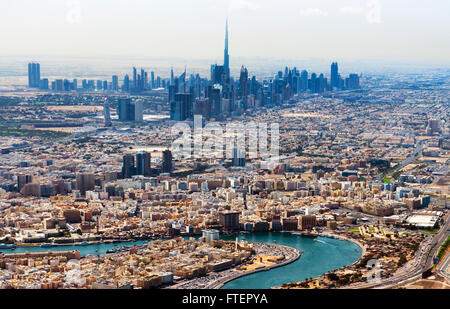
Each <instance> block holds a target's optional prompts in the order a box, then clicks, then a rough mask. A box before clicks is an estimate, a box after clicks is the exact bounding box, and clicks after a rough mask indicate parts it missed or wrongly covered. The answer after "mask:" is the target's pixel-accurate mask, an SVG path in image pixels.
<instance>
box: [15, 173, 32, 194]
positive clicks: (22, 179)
mask: <svg viewBox="0 0 450 309" xmlns="http://www.w3.org/2000/svg"><path fill="white" fill-rule="evenodd" d="M32 181H33V177H32V176H31V175H17V191H18V192H20V191H21V190H22V188H23V187H24V186H25V185H26V184H28V183H31V182H32Z"/></svg>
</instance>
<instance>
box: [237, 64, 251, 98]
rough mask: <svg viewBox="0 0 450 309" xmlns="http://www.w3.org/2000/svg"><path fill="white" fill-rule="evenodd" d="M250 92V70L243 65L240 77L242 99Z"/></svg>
mask: <svg viewBox="0 0 450 309" xmlns="http://www.w3.org/2000/svg"><path fill="white" fill-rule="evenodd" d="M248 94H249V93H248V70H247V68H246V67H244V66H242V67H241V76H240V78H239V95H240V97H241V99H246V98H247V96H248Z"/></svg>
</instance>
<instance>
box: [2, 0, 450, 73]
mask: <svg viewBox="0 0 450 309" xmlns="http://www.w3.org/2000/svg"><path fill="white" fill-rule="evenodd" d="M35 2H36V3H35ZM169 2H170V3H159V2H158V3H155V2H154V1H149V2H145V3H143V2H139V1H137V2H135V3H134V4H136V5H135V6H125V5H124V2H122V1H110V2H108V6H105V4H104V3H102V2H101V1H89V2H86V1H68V2H61V1H33V2H30V1H25V0H24V1H15V2H14V3H12V1H4V2H2V3H1V4H0V12H3V13H5V12H7V13H8V14H1V13H0V14H1V17H2V18H1V19H0V20H1V21H0V23H1V25H2V27H3V28H5V29H9V31H6V33H3V34H2V41H3V42H6V44H5V45H4V48H3V50H2V54H3V56H8V55H16V56H18V55H23V56H28V57H30V56H33V55H39V56H45V55H47V56H57V55H59V56H77V57H96V56H103V57H106V56H110V57H165V58H184V59H186V60H187V59H206V58H208V59H211V57H213V59H216V60H219V59H220V58H221V57H220V54H221V52H220V48H221V47H219V46H220V45H221V44H220V45H219V42H223V41H222V40H223V37H222V33H223V24H224V22H225V20H226V19H227V18H229V19H230V36H232V37H233V42H232V44H230V56H231V58H234V57H236V58H237V57H254V56H257V57H261V58H297V59H302V58H311V57H313V58H326V59H333V60H334V59H336V60H342V59H366V60H367V59H389V60H390V61H392V62H397V61H398V62H407V61H413V62H420V63H429V64H432V63H434V64H436V63H441V64H442V65H447V64H449V63H450V58H449V57H448V55H449V54H450V44H449V42H448V40H446V39H445V37H446V35H445V34H446V33H447V32H448V31H447V30H448V29H449V26H450V25H449V23H448V22H447V21H446V20H445V15H444V14H445V12H447V11H448V8H449V4H448V3H447V2H446V1H435V2H434V5H433V6H425V5H421V4H420V3H419V2H418V1H413V2H411V1H408V3H406V2H405V1H402V0H399V1H390V2H391V3H388V2H387V1H382V0H380V1H363V0H354V1H344V2H342V3H341V4H335V3H329V2H330V1H325V0H323V1H316V2H315V3H312V2H311V1H295V2H294V1H282V2H283V3H279V2H277V4H275V3H274V2H273V1H258V2H256V1H250V0H248V1H243V0H241V1H236V0H233V1H206V0H198V1H194V2H191V3H189V4H186V3H183V2H180V1H176V0H173V1H169ZM392 2H394V3H392ZM24 5H25V6H27V7H28V8H30V10H27V12H19V11H18V9H19V8H21V7H23V6H24ZM406 5H407V7H408V10H404V9H403V8H404V7H406ZM28 12H30V13H28ZM31 12H33V14H31ZM48 12H52V16H49V13H48ZM104 12H107V14H106V13H104ZM119 14H120V18H119ZM428 16H434V18H433V19H430V18H428ZM18 17H19V18H18ZM39 17H41V18H42V17H45V18H42V19H43V20H39ZM116 17H117V19H116ZM425 17H427V18H426V19H425ZM175 20H176V21H177V22H176V23H175V22H174V21H175ZM118 21H119V22H118ZM181 24H182V25H183V27H180V26H179V25H181ZM446 29H447V30H446ZM305 30H307V31H305ZM412 35H414V37H412ZM205 38H206V39H205ZM379 46H385V48H382V49H380V48H378V47H379Z"/></svg>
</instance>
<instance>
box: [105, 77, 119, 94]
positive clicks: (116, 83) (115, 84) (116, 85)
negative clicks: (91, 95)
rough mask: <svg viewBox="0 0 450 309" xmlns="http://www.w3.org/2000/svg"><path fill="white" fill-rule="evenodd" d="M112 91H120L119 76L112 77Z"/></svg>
mask: <svg viewBox="0 0 450 309" xmlns="http://www.w3.org/2000/svg"><path fill="white" fill-rule="evenodd" d="M105 90H106V89H105ZM112 91H119V77H118V76H117V75H113V77H112Z"/></svg>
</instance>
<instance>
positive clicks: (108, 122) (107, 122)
mask: <svg viewBox="0 0 450 309" xmlns="http://www.w3.org/2000/svg"><path fill="white" fill-rule="evenodd" d="M104 114H105V115H104V116H105V127H110V126H112V121H111V111H110V109H109V102H106V103H105V106H104Z"/></svg>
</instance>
